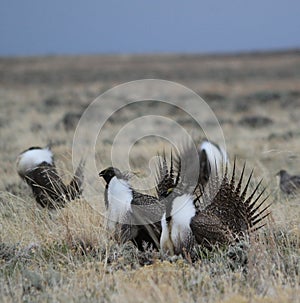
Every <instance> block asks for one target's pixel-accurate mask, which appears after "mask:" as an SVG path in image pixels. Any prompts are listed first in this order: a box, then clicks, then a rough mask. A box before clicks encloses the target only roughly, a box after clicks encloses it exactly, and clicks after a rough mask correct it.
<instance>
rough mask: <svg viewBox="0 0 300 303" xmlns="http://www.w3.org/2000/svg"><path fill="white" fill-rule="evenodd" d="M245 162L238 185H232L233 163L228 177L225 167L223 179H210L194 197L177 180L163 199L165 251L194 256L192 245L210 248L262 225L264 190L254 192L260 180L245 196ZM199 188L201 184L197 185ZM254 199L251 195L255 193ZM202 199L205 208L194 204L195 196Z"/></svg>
mask: <svg viewBox="0 0 300 303" xmlns="http://www.w3.org/2000/svg"><path fill="white" fill-rule="evenodd" d="M244 170H245V165H244V167H243V170H242V173H241V176H240V178H239V181H238V184H237V185H235V163H234V167H233V172H232V176H231V180H229V179H228V173H227V170H226V172H225V173H224V174H223V176H222V178H220V179H219V178H218V177H216V178H215V179H214V180H213V182H209V185H208V187H206V188H205V191H203V190H202V189H201V190H200V192H202V195H201V197H195V195H194V193H193V190H192V189H189V188H188V185H186V184H184V183H180V181H179V184H178V186H177V187H175V188H174V189H173V190H172V193H171V194H170V195H169V196H168V197H167V198H166V199H165V200H164V201H165V203H166V212H165V213H164V215H163V218H162V221H161V226H162V234H161V238H160V247H161V250H162V251H163V252H164V253H169V254H176V255H178V254H182V255H184V256H189V257H191V258H192V259H193V258H195V250H194V248H195V246H199V247H200V248H201V247H203V248H206V249H209V250H210V249H212V248H213V247H215V246H216V245H218V246H223V245H228V244H230V243H232V242H235V241H237V240H238V239H242V238H244V237H245V236H247V235H248V234H249V233H250V232H252V231H255V230H257V229H259V228H261V227H262V226H264V223H263V219H264V218H265V217H267V216H268V215H269V213H268V212H267V209H268V208H269V206H270V205H267V206H266V207H263V209H260V208H261V206H262V205H263V204H264V202H265V200H266V199H263V200H262V201H260V199H261V196H262V194H263V191H264V190H263V191H262V192H261V193H260V194H257V192H258V188H259V186H260V184H261V182H259V183H258V185H257V186H256V188H255V189H254V190H253V192H252V193H251V194H250V196H249V197H248V198H246V193H247V189H248V187H249V184H250V180H251V177H252V173H251V174H250V176H249V178H248V181H247V183H246V185H245V187H244V189H243V190H242V181H243V176H244ZM199 186H200V187H201V184H199ZM256 195H257V197H256V198H254V196H256ZM200 198H201V199H203V200H205V205H206V206H205V208H204V209H202V210H199V209H197V208H196V206H195V202H196V201H197V200H198V199H200Z"/></svg>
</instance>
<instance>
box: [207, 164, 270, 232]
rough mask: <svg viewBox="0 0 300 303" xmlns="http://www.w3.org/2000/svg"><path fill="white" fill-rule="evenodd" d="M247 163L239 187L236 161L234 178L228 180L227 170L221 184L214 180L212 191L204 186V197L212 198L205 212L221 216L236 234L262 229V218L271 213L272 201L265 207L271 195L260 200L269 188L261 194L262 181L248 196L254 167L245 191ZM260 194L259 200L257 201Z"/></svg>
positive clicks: (211, 184) (223, 221) (221, 219)
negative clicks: (269, 210)
mask: <svg viewBox="0 0 300 303" xmlns="http://www.w3.org/2000/svg"><path fill="white" fill-rule="evenodd" d="M245 166H246V165H245V164H244V165H243V169H242V172H241V175H240V178H239V181H238V184H237V186H235V174H236V172H235V170H236V160H235V161H234V167H233V171H232V176H231V180H230V181H229V180H228V173H227V170H226V171H225V174H224V175H223V178H222V180H221V182H220V183H219V182H211V183H210V187H209V188H208V190H206V188H204V189H203V188H202V189H201V191H202V195H203V197H202V198H203V199H204V200H207V199H209V201H208V206H207V207H206V208H205V211H206V212H210V213H212V214H214V215H216V216H217V217H219V219H220V221H221V222H222V223H223V224H224V225H225V226H228V229H229V230H230V231H231V232H232V233H233V234H235V235H242V234H245V233H246V234H247V233H249V232H251V231H254V230H257V229H259V228H261V227H262V226H263V225H264V224H263V225H261V224H262V221H263V220H264V219H265V218H266V217H267V216H268V215H269V214H270V213H269V212H267V210H268V209H269V207H270V205H271V204H269V205H267V206H265V207H263V209H261V207H262V206H263V205H264V204H265V201H266V200H267V198H268V197H267V198H265V199H263V200H262V201H261V202H259V201H260V198H261V197H262V195H263V193H264V191H265V189H263V190H262V191H261V192H260V193H259V194H258V189H259V187H260V185H261V183H262V181H260V182H259V183H258V184H257V186H256V187H255V188H254V190H253V191H252V193H251V194H250V196H249V197H248V198H247V199H246V194H247V191H248V188H249V185H250V182H251V179H252V176H253V170H252V171H251V173H250V175H249V177H248V180H247V182H246V185H245V187H244V189H243V190H242V183H243V179H244V174H245ZM218 183H219V185H218ZM256 195H257V197H256V199H255V200H253V198H254V196H256Z"/></svg>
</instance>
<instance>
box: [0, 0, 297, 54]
mask: <svg viewBox="0 0 300 303" xmlns="http://www.w3.org/2000/svg"><path fill="white" fill-rule="evenodd" d="M0 36H1V43H0V56H11V55H21V56H23V55H55V54H90V53H91V54H93V53H153V52H164V53H169V52H176V53H211V52H214V53H216V52H238V51H252V50H274V49H284V48H299V47H300V1H298V0H294V1H292V0H287V1H276V0H273V1H272V0H261V1H260V0H252V1H242V0H225V1H222V0H204V1H201V0H191V1H176V0H173V1H171V0H160V1H159V0H152V1H142V0H127V1H121V0H120V1H117V0H111V1H100V0H86V1H83V0H79V1H76V0H61V1H59V0H52V1H45V0H44V1H43V0H0Z"/></svg>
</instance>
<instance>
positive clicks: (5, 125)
mask: <svg viewBox="0 0 300 303" xmlns="http://www.w3.org/2000/svg"><path fill="white" fill-rule="evenodd" d="M299 68H300V56H299V54H298V53H286V54H266V55H256V56H254V55H253V56H251V55H247V56H236V57H221V56H220V57H201V56H190V57H189V56H181V57H180V56H157V57H143V56H137V57H111V56H106V57H105V56H104V57H96V56H95V57H78V58H72V57H70V58H55V57H54V58H51V57H50V58H42V59H41V58H36V59H35V58H32V59H26V58H25V59H11V60H8V59H1V60H0V79H1V81H0V83H1V84H0V103H1V113H0V127H1V142H0V153H1V156H0V167H1V180H0V190H1V193H0V263H1V269H0V297H1V301H2V302H194V301H195V302H196V301H197V302H299V297H300V289H299V285H300V278H299V270H300V219H299V218H300V204H299V203H300V202H299V197H286V196H284V195H282V194H281V193H280V192H279V190H278V186H277V184H276V179H275V173H276V172H277V171H278V170H279V169H281V168H286V169H287V170H289V171H291V172H292V173H297V172H298V173H299V172H300V158H299V151H300V143H299V138H300V132H299V116H300V89H299V87H300V86H299V75H300V74H299V70H300V69H299ZM146 77H160V78H165V79H169V80H175V81H178V82H180V83H182V84H184V85H187V86H188V87H190V88H192V89H194V90H195V91H197V92H199V93H200V95H201V96H203V97H204V98H205V100H206V101H208V103H209V105H210V106H211V108H212V109H213V110H214V112H215V113H216V115H217V117H218V119H219V121H220V123H221V126H222V129H223V131H224V134H225V139H226V145H227V148H228V152H229V154H230V155H232V158H233V155H237V157H238V159H240V162H242V161H243V160H245V159H246V160H247V166H248V168H249V169H250V168H252V167H255V181H258V180H259V179H260V178H261V177H263V178H264V181H263V184H264V185H265V186H268V189H267V194H270V198H269V201H270V202H271V201H272V202H273V204H272V216H271V217H270V218H269V220H268V222H267V225H266V226H265V228H264V229H262V230H261V231H260V232H259V233H258V234H257V236H256V237H253V239H251V245H250V246H249V247H248V248H247V249H245V250H240V249H239V248H238V247H237V248H230V249H227V250H226V249H225V250H222V251H216V252H213V253H210V254H208V255H206V256H205V257H203V258H202V259H201V260H200V261H199V262H197V263H196V264H193V265H191V264H189V263H188V262H186V261H184V260H183V259H181V258H178V259H172V260H171V259H167V260H164V261H162V260H161V258H160V256H159V255H158V254H156V253H153V252H148V253H146V254H141V253H139V252H138V251H137V250H136V249H135V248H134V247H133V246H132V245H130V244H126V245H123V246H118V245H117V244H116V243H114V241H112V240H110V235H108V234H107V232H106V230H105V219H104V218H103V216H102V215H101V212H102V210H103V204H104V203H103V184H101V182H99V180H98V178H97V176H94V177H93V176H89V178H90V179H89V178H88V180H87V184H86V188H85V190H86V191H88V190H90V189H91V190H93V193H94V194H95V196H94V198H93V199H92V200H90V201H86V200H85V199H84V198H83V199H81V200H77V201H74V202H72V203H70V204H69V205H68V206H67V207H66V208H65V209H62V210H57V211H54V212H52V213H50V214H49V213H48V212H47V211H46V210H43V209H40V208H38V207H37V206H36V203H35V201H34V199H33V197H32V195H31V193H30V190H29V188H28V187H27V186H26V185H25V184H24V183H23V182H22V181H21V180H19V177H18V176H17V173H16V170H15V163H14V161H15V158H16V156H17V154H18V153H19V152H20V151H22V150H24V149H26V148H27V147H29V146H31V145H46V144H48V143H49V141H51V142H52V144H53V151H54V153H55V155H56V162H57V166H58V167H59V168H60V169H61V171H60V172H61V174H62V175H63V176H64V178H65V179H69V178H70V175H71V171H72V166H71V152H72V139H73V134H74V125H76V115H75V118H74V119H75V122H74V123H75V124H74V125H73V124H72V123H71V122H72V121H71V122H70V123H71V124H70V125H69V124H68V126H67V127H66V124H65V123H66V122H64V121H65V120H64V117H65V115H66V114H67V113H68V112H72V113H75V114H76V113H77V114H78V113H80V112H82V109H83V108H84V106H86V105H87V104H89V102H90V101H92V100H93V98H94V97H96V96H97V95H98V94H99V93H100V92H102V91H105V90H106V89H108V88H111V87H113V86H114V85H115V84H118V83H122V82H125V81H129V80H133V79H139V78H146ZM174 97H176V96H174ZM116 102H117V101H116ZM191 111H193V112H195V113H197V109H196V108H195V109H191ZM149 112H151V113H154V114H158V113H159V114H161V115H166V116H167V117H169V118H171V119H174V120H176V121H180V122H181V123H182V125H183V126H184V127H185V128H186V129H188V130H189V131H191V132H193V133H194V134H195V132H196V130H195V128H194V125H193V124H191V123H190V121H189V119H188V118H187V117H185V116H183V115H182V113H181V112H180V111H176V110H175V111H170V109H168V108H164V107H154V108H153V107H151V106H150V105H149V106H146V107H143V108H140V107H132V108H127V109H126V110H125V111H124V112H121V113H119V116H115V117H114V119H113V120H112V121H110V122H109V123H108V124H107V127H106V132H105V133H104V138H103V140H102V139H101V140H100V142H98V144H97V148H96V154H97V155H96V158H97V159H98V160H99V162H98V165H99V168H102V167H105V166H107V165H108V164H109V160H110V148H111V144H112V140H111V139H112V138H113V136H114V134H115V132H116V130H118V128H120V126H122V123H124V121H125V122H126V120H131V119H133V118H135V117H138V116H140V115H143V114H145V113H149ZM247 117H254V118H255V117H268V118H269V119H271V121H272V122H271V124H265V125H262V126H260V125H256V126H255V125H251V123H252V122H253V121H252V120H251V121H252V122H251V121H250V124H249V120H247V119H245V118H247ZM120 118H122V119H123V120H122V119H120ZM254 120H255V119H254ZM253 123H256V122H255V121H254V122H253ZM196 134H197V133H196ZM198 136H199V137H200V135H199V134H198ZM142 143H143V144H142ZM142 143H140V144H137V145H135V146H134V148H133V149H132V155H131V164H132V167H133V169H135V170H139V171H140V173H141V174H142V175H143V174H144V175H145V174H147V169H148V161H149V159H151V157H153V156H155V155H156V152H157V151H159V150H161V149H162V147H163V145H162V143H161V142H160V141H157V142H156V141H151V140H149V141H147V140H145V141H142ZM145 145H147V146H146V147H145ZM119 152H120V151H119ZM121 154H122V153H121V152H120V155H121ZM87 169H89V168H87ZM90 172H91V171H90ZM232 254H234V256H237V257H239V258H240V259H239V258H237V259H236V260H235V261H233V259H232V258H231V257H230V256H232ZM245 258H247V260H248V263H247V266H245V265H244V260H245ZM142 264H146V265H144V266H142Z"/></svg>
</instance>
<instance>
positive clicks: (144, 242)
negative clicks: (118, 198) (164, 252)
mask: <svg viewBox="0 0 300 303" xmlns="http://www.w3.org/2000/svg"><path fill="white" fill-rule="evenodd" d="M164 209H165V208H164V205H163V204H162V203H160V202H159V200H158V199H157V198H155V197H153V196H150V195H144V194H141V193H138V192H136V191H133V202H132V204H131V210H132V216H131V218H130V220H131V221H130V226H131V230H130V233H131V235H132V238H133V239H132V240H133V241H134V242H135V244H136V245H137V247H138V248H139V249H144V247H147V246H148V247H149V246H150V245H152V247H153V248H157V249H158V248H159V239H160V234H161V223H160V221H161V218H162V216H163V213H164Z"/></svg>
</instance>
